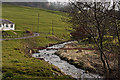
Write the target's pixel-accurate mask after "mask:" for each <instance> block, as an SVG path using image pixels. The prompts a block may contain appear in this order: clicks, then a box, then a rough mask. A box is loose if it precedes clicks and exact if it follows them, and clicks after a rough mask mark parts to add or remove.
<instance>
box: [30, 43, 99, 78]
mask: <svg viewBox="0 0 120 80" xmlns="http://www.w3.org/2000/svg"><path fill="white" fill-rule="evenodd" d="M72 42H73V41H70V42H64V43H61V44H56V45H52V46H50V47H47V48H62V47H64V45H66V44H70V43H72ZM56 51H57V50H46V49H43V50H39V53H34V54H33V55H32V57H35V58H43V59H44V60H45V61H47V62H48V63H49V64H53V65H55V66H57V67H58V68H59V69H61V71H62V72H64V73H65V74H67V75H71V76H72V77H73V78H77V79H78V78H81V79H84V78H101V77H100V76H99V75H98V74H92V73H89V72H88V73H86V71H85V70H82V69H78V68H76V67H75V66H74V65H71V64H69V63H68V62H67V61H64V60H62V59H61V58H60V57H59V56H57V55H56V54H54V53H55V52H56Z"/></svg>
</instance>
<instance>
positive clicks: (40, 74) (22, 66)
mask: <svg viewBox="0 0 120 80" xmlns="http://www.w3.org/2000/svg"><path fill="white" fill-rule="evenodd" d="M2 10H3V11H2V14H3V19H8V20H10V21H12V22H13V23H15V24H16V30H21V31H24V30H31V29H32V30H33V31H34V32H36V31H37V15H38V13H40V22H39V23H40V25H39V27H40V28H39V32H50V33H51V30H52V28H51V20H54V24H53V25H54V32H55V35H54V36H53V35H51V34H40V36H39V37H35V38H30V39H26V40H10V41H2V45H3V46H2V60H3V64H2V66H3V76H4V78H10V77H12V78H48V77H49V78H55V77H62V78H63V77H64V78H65V77H67V76H64V75H63V74H61V73H60V72H59V69H58V71H55V70H53V67H54V66H53V65H50V64H48V63H47V62H45V61H43V60H38V59H35V58H29V57H27V56H26V54H27V53H26V52H25V50H26V49H28V48H33V47H38V46H46V45H48V44H51V43H57V42H61V41H63V38H64V40H68V39H69V33H68V32H67V31H65V26H66V24H65V23H64V22H62V21H61V13H60V12H56V11H50V10H43V9H37V8H30V7H20V6H12V5H3V8H2ZM32 26H33V28H32ZM63 34H64V35H65V36H66V37H65V36H63ZM53 73H55V74H53Z"/></svg>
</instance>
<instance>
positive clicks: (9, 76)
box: [3, 71, 13, 79]
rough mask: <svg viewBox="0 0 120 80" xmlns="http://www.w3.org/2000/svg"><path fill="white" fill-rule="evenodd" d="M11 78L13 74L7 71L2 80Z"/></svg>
mask: <svg viewBox="0 0 120 80" xmlns="http://www.w3.org/2000/svg"><path fill="white" fill-rule="evenodd" d="M12 77H13V72H12V71H7V72H6V73H5V74H4V75H3V79H6V78H12Z"/></svg>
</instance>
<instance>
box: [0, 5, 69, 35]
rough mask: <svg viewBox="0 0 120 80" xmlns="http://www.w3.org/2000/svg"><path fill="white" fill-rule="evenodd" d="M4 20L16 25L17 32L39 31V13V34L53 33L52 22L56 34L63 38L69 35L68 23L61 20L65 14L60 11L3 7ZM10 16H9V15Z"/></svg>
mask: <svg viewBox="0 0 120 80" xmlns="http://www.w3.org/2000/svg"><path fill="white" fill-rule="evenodd" d="M2 13H3V14H2V17H3V19H8V20H10V21H12V22H13V23H15V25H16V27H15V28H16V30H31V31H34V32H36V31H38V13H39V14H40V16H39V32H50V33H51V32H52V20H53V29H54V34H55V35H57V36H58V35H59V36H62V34H68V33H67V32H66V30H65V26H67V24H66V23H64V22H63V21H62V20H61V17H62V15H60V14H63V13H61V12H58V11H51V10H44V9H38V8H31V7H21V6H12V5H3V8H2ZM8 14H9V15H8Z"/></svg>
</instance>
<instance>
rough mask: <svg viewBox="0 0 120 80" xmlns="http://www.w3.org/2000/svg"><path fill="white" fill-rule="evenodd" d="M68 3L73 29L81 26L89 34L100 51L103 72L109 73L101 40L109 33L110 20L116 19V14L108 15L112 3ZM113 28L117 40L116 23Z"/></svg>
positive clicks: (110, 11) (110, 12)
mask: <svg viewBox="0 0 120 80" xmlns="http://www.w3.org/2000/svg"><path fill="white" fill-rule="evenodd" d="M70 5H71V13H70V15H69V16H70V17H72V18H71V20H70V22H71V23H72V26H73V29H77V28H76V27H82V28H83V29H84V30H85V32H87V34H88V35H89V36H91V38H92V39H93V41H94V42H95V44H96V46H97V47H98V50H99V52H100V58H101V61H102V63H103V67H104V72H105V74H107V73H110V72H111V68H110V65H109V61H108V59H107V56H106V55H105V46H104V44H103V42H104V40H105V39H106V35H109V34H110V33H109V32H108V30H110V27H109V26H111V25H112V24H111V21H112V20H113V18H114V19H115V20H116V19H118V17H117V16H113V15H110V14H113V12H112V11H113V9H114V8H113V7H114V5H112V6H111V3H110V2H71V3H70ZM115 22H116V21H115ZM114 28H116V31H117V33H116V34H117V37H118V41H119V40H120V38H119V29H118V26H117V25H116V26H115V27H114ZM76 31H77V30H76ZM77 37H78V36H77Z"/></svg>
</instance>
